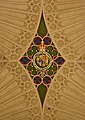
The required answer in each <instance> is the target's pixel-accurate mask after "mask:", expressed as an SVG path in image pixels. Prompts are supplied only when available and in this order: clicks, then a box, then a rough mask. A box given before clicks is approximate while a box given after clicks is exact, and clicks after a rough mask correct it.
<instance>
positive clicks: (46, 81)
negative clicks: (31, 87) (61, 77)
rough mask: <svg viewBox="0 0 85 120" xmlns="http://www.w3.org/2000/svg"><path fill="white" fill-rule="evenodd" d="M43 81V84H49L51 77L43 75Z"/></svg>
mask: <svg viewBox="0 0 85 120" xmlns="http://www.w3.org/2000/svg"><path fill="white" fill-rule="evenodd" d="M43 83H44V84H50V83H51V77H49V76H45V77H44V78H43Z"/></svg>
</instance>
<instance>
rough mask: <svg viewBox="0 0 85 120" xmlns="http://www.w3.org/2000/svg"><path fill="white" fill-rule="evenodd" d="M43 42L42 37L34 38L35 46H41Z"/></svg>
mask: <svg viewBox="0 0 85 120" xmlns="http://www.w3.org/2000/svg"><path fill="white" fill-rule="evenodd" d="M41 42H42V39H41V38H40V37H35V38H34V44H35V45H40V44H41Z"/></svg>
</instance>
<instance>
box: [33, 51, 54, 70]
mask: <svg viewBox="0 0 85 120" xmlns="http://www.w3.org/2000/svg"><path fill="white" fill-rule="evenodd" d="M51 63H52V58H51V55H50V54H49V53H47V52H43V51H40V52H38V53H36V54H35V55H34V57H33V65H34V66H35V68H36V69H38V70H41V71H44V70H47V69H48V68H49V67H50V66H51Z"/></svg>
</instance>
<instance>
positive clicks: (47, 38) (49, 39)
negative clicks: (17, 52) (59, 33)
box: [43, 37, 51, 45]
mask: <svg viewBox="0 0 85 120" xmlns="http://www.w3.org/2000/svg"><path fill="white" fill-rule="evenodd" d="M43 42H44V44H45V45H50V44H51V38H50V37H45V38H44V39H43Z"/></svg>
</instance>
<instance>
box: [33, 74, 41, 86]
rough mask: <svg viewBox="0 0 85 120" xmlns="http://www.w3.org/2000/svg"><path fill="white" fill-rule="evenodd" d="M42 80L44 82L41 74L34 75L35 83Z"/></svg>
mask: <svg viewBox="0 0 85 120" xmlns="http://www.w3.org/2000/svg"><path fill="white" fill-rule="evenodd" d="M41 82H42V78H41V77H40V76H38V75H37V76H35V77H34V83H35V84H40V83H41Z"/></svg>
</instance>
